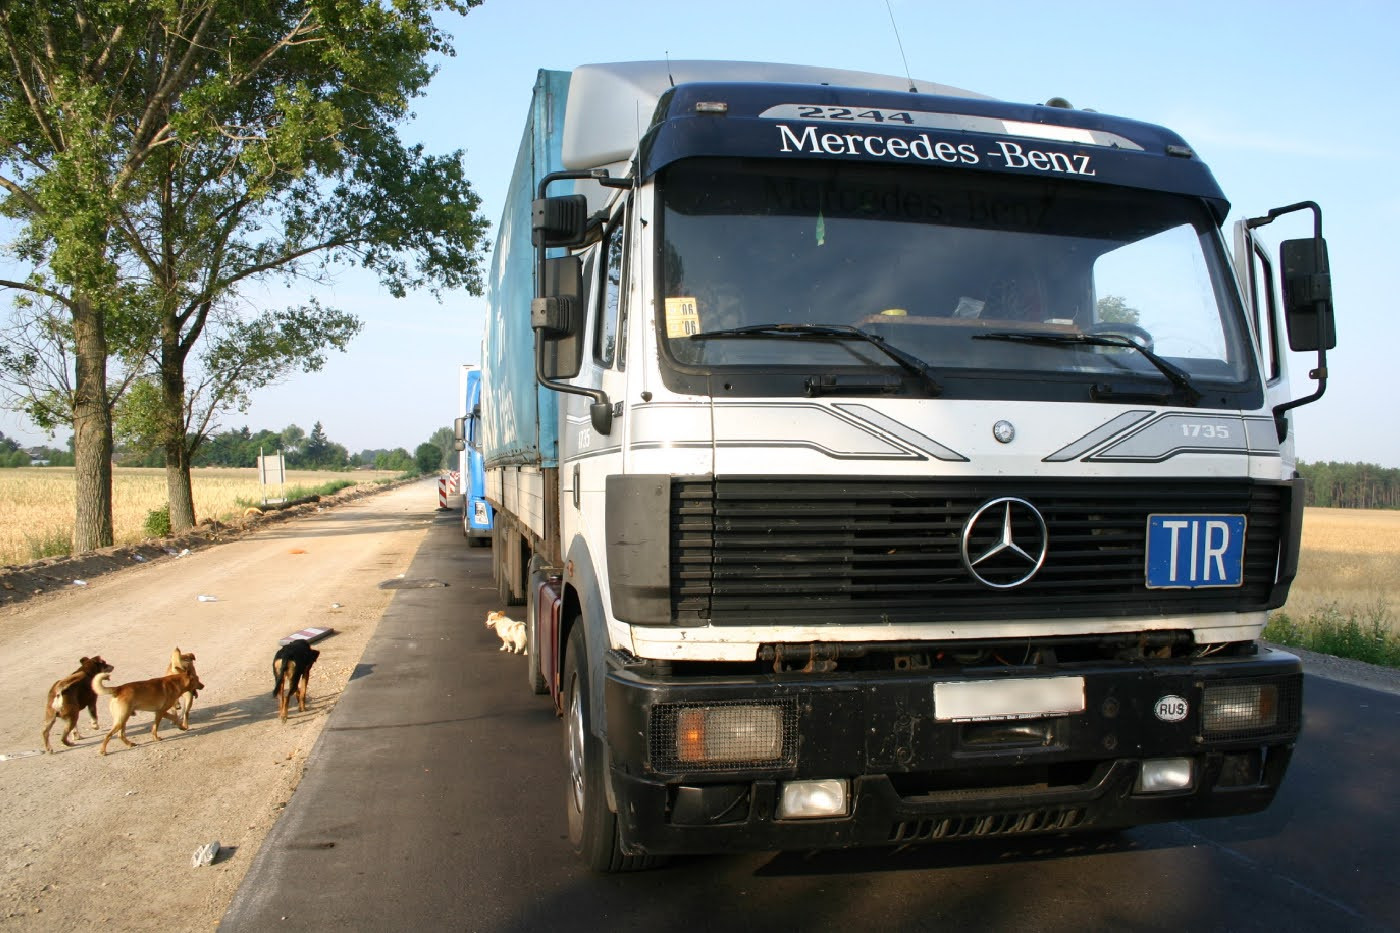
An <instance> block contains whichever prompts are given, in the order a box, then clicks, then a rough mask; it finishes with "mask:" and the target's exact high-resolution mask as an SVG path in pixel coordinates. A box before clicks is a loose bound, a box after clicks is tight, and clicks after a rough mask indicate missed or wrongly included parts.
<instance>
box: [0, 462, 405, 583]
mask: <svg viewBox="0 0 1400 933" xmlns="http://www.w3.org/2000/svg"><path fill="white" fill-rule="evenodd" d="M397 475H398V474H396V473H388V472H378V471H356V472H353V473H336V472H329V471H309V470H288V471H287V489H288V490H291V489H292V488H293V487H304V488H305V487H315V486H319V485H321V484H322V483H327V482H332V481H336V480H349V481H352V482H370V481H373V480H376V479H383V478H386V477H392V476H397ZM192 480H193V484H194V509H195V516H196V517H197V518H198V519H200V520H203V519H206V518H218V519H227V518H230V517H232V516H234V515H238V514H240V513H241V512H242V511H243V508H244V507H243V506H242V505H240V504H239V503H240V500H242V501H243V502H260V501H261V500H262V497H263V491H262V487H261V486H260V485H259V484H258V471H257V470H255V469H242V470H240V469H222V468H209V469H196V470H194V471H193V472H192ZM269 494H270V495H273V496H277V495H279V494H280V493H279V491H278V490H277V489H276V487H272V488H271V489H270V491H269ZM165 503H166V495H165V470H164V469H161V468H117V469H114V470H113V471H112V525H113V529H114V537H115V538H116V543H117V544H119V545H121V544H135V543H136V542H138V541H140V540H141V539H142V538H144V537H145V536H146V535H145V531H144V528H145V523H146V516H147V515H148V514H149V513H150V512H151V511H152V510H155V509H159V508H161V507H162V506H164V505H165ZM73 511H74V478H73V469H72V468H71V467H22V468H19V469H8V470H0V565H6V564H23V563H28V562H29V561H32V560H35V559H37V558H40V557H49V556H53V555H56V554H65V553H67V552H68V550H69V543H70V541H71V539H72V536H73Z"/></svg>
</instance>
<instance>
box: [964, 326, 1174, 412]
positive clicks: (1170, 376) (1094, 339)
mask: <svg viewBox="0 0 1400 933" xmlns="http://www.w3.org/2000/svg"><path fill="white" fill-rule="evenodd" d="M972 339H973V340H1006V341H1010V342H1013V343H1031V344H1044V345H1047V346H1060V347H1063V346H1087V347H1121V348H1128V349H1132V350H1136V351H1137V352H1139V353H1141V354H1142V355H1143V356H1144V357H1145V358H1146V359H1147V361H1148V362H1149V363H1151V364H1152V365H1153V366H1155V367H1157V370H1158V371H1159V372H1161V374H1162V375H1164V376H1166V377H1167V381H1168V382H1170V383H1171V384H1172V385H1173V386H1175V387H1176V388H1177V389H1178V390H1179V391H1180V392H1181V394H1182V395H1183V396H1185V397H1186V399H1187V404H1190V405H1195V404H1196V403H1197V402H1199V401H1200V400H1201V393H1200V392H1198V391H1197V390H1196V387H1195V386H1193V385H1192V384H1191V377H1190V376H1188V375H1187V374H1186V371H1185V370H1184V369H1182V368H1181V367H1180V366H1177V365H1176V364H1175V363H1171V362H1168V361H1167V360H1165V359H1163V358H1162V357H1160V356H1158V355H1157V354H1156V353H1153V352H1152V351H1151V350H1149V349H1147V348H1146V347H1144V346H1143V345H1142V344H1140V343H1138V342H1137V341H1136V340H1133V339H1131V338H1129V337H1125V336H1123V335H1122V334H1037V333H1030V332H1028V331H997V332H994V333H990V334H975V335H973V338H972ZM1093 391H1094V394H1095V397H1097V398H1108V397H1110V396H1113V397H1115V398H1123V397H1124V396H1123V393H1121V392H1120V393H1115V392H1114V391H1113V389H1112V388H1111V387H1109V386H1099V385H1098V384H1095V385H1094V388H1093Z"/></svg>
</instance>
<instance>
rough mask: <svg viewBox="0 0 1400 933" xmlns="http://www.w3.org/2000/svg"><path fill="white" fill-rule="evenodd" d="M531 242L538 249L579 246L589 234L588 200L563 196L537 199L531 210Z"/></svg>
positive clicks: (581, 196) (577, 195)
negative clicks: (543, 247) (542, 247)
mask: <svg viewBox="0 0 1400 933" xmlns="http://www.w3.org/2000/svg"><path fill="white" fill-rule="evenodd" d="M530 230H531V241H532V242H533V243H534V245H535V246H536V247H539V246H545V247H550V246H581V245H583V241H584V238H585V237H586V236H587V233H588V198H587V197H586V196H584V195H581V194H565V195H560V196H558V197H553V198H536V199H535V200H534V201H533V202H531V209H530Z"/></svg>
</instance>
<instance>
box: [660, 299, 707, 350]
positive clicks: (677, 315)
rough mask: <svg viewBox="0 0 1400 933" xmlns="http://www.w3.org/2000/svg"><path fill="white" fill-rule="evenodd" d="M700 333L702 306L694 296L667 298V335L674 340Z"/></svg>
mask: <svg viewBox="0 0 1400 933" xmlns="http://www.w3.org/2000/svg"><path fill="white" fill-rule="evenodd" d="M698 333H700V308H699V306H698V304H697V303H696V301H695V298H694V297H693V296H690V297H682V298H667V299H666V336H667V337H668V338H670V339H672V340H674V339H677V338H679V337H689V336H691V335H692V334H698Z"/></svg>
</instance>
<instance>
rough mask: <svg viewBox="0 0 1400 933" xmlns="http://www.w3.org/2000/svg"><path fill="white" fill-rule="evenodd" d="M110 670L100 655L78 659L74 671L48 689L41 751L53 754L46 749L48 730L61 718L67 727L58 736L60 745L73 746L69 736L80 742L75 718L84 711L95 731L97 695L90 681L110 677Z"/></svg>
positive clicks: (48, 748) (111, 669)
mask: <svg viewBox="0 0 1400 933" xmlns="http://www.w3.org/2000/svg"><path fill="white" fill-rule="evenodd" d="M113 670H114V668H113V667H112V665H110V664H108V663H107V662H106V661H104V660H102V656H101V655H98V656H96V657H92V658H81V659H79V661H78V669H77V670H76V671H74V672H73V673H71V674H69V675H68V676H67V677H65V678H63V679H62V680H59V681H56V682H55V683H54V685H53V686H52V687H50V688H49V699H48V702H47V703H45V704H44V751H46V752H48V753H49V754H50V755H52V754H53V749H52V748H51V747H50V746H49V730H50V729H52V728H53V721H54V720H55V719H60V718H61V719H62V720H63V721H64V722H65V723H67V727H66V728H65V729H64V730H63V735H61V736H59V738H61V739H62V740H63V744H64V745H72V744H73V743H72V742H70V741H68V736H70V735H71V736H72V737H73V738H75V739H81V738H82V736H80V735H78V714H79V713H81V712H82V711H83V710H84V709H86V710H87V711H88V716H89V717H91V718H92V728H93V729H96V728H97V691H95V690H93V688H92V679H93V678H94V677H96V676H97V675H98V674H110V673H112V671H113Z"/></svg>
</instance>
